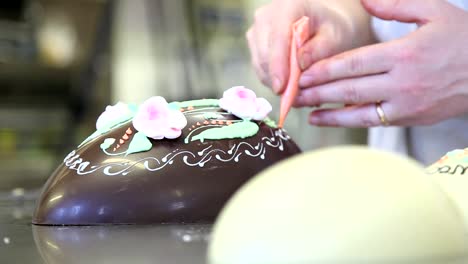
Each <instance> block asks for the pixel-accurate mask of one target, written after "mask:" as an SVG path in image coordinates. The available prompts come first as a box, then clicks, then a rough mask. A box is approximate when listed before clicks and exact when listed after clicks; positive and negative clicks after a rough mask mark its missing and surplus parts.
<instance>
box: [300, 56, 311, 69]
mask: <svg viewBox="0 0 468 264" xmlns="http://www.w3.org/2000/svg"><path fill="white" fill-rule="evenodd" d="M299 66H300V67H301V70H305V69H307V68H308V67H309V66H310V54H309V53H307V52H304V53H302V56H301V57H300V58H299Z"/></svg>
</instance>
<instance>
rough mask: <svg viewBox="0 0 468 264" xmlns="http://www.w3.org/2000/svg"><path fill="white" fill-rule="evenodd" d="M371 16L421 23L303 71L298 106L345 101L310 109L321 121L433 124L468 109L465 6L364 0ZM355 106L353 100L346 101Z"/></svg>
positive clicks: (314, 120)
mask: <svg viewBox="0 0 468 264" xmlns="http://www.w3.org/2000/svg"><path fill="white" fill-rule="evenodd" d="M361 2H362V3H363V5H364V7H365V8H366V9H367V11H368V12H369V13H371V14H372V15H374V16H377V17H380V18H382V19H386V20H397V21H401V22H414V23H418V25H419V29H418V30H416V31H415V32H413V33H411V34H409V35H408V36H406V37H403V38H401V39H398V40H395V41H391V42H386V43H380V44H375V45H371V46H367V47H362V48H359V49H356V50H351V51H348V52H345V53H342V54H339V55H336V56H334V57H331V58H329V59H325V60H322V61H320V62H318V63H316V64H314V65H312V66H311V67H310V68H309V69H307V70H306V71H304V72H303V74H302V76H301V80H300V85H301V87H302V88H303V90H302V91H301V93H300V95H299V96H298V98H297V100H296V102H295V105H296V106H313V105H320V104H324V103H340V104H344V105H347V106H345V107H343V108H338V109H322V110H317V111H314V112H312V113H311V115H310V120H309V121H310V123H311V124H314V125H320V126H343V127H372V126H380V125H381V122H380V119H379V117H378V115H377V113H376V106H375V102H379V101H381V102H382V104H381V105H382V108H383V110H384V112H385V115H386V117H387V119H388V121H389V122H390V124H391V125H395V126H409V125H429V124H434V123H436V122H439V121H442V120H445V119H448V118H450V117H454V116H457V115H460V114H463V113H465V112H467V111H468V26H467V25H468V12H465V11H463V10H461V9H459V8H457V7H455V6H453V5H451V4H450V3H448V2H447V1H445V0H399V1H398V0H362V1H361ZM349 105H351V106H349Z"/></svg>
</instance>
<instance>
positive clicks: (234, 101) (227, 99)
mask: <svg viewBox="0 0 468 264" xmlns="http://www.w3.org/2000/svg"><path fill="white" fill-rule="evenodd" d="M219 106H220V107H221V108H223V109H224V110H226V111H228V112H230V113H232V114H233V115H235V116H237V117H239V118H242V119H254V120H263V119H265V118H266V117H267V115H268V114H269V113H270V112H271V110H272V107H271V104H270V103H269V102H268V101H267V100H266V99H265V98H257V95H256V94H255V92H254V91H252V90H250V89H247V88H245V87H243V86H236V87H232V88H230V89H228V90H226V91H225V92H224V94H223V98H221V99H220V100H219Z"/></svg>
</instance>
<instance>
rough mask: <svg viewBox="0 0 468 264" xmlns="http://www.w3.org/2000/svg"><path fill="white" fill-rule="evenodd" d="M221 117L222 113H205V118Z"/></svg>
mask: <svg viewBox="0 0 468 264" xmlns="http://www.w3.org/2000/svg"><path fill="white" fill-rule="evenodd" d="M219 117H220V115H219V114H217V113H210V112H207V113H204V114H203V118H205V119H218V118H219Z"/></svg>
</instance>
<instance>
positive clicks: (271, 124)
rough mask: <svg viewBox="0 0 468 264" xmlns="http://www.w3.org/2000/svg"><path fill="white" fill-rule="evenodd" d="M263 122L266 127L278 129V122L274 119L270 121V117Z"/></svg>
mask: <svg viewBox="0 0 468 264" xmlns="http://www.w3.org/2000/svg"><path fill="white" fill-rule="evenodd" d="M263 122H264V123H265V125H267V126H269V127H271V128H278V125H277V124H276V122H275V121H274V120H273V119H270V118H269V117H267V118H265V119H263Z"/></svg>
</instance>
